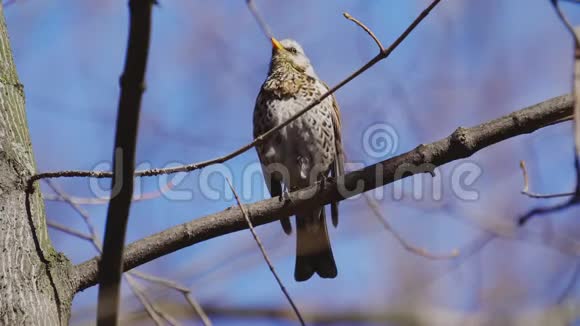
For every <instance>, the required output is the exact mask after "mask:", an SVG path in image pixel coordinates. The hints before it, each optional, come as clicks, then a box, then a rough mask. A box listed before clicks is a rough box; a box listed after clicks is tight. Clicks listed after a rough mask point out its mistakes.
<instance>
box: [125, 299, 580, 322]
mask: <svg viewBox="0 0 580 326" xmlns="http://www.w3.org/2000/svg"><path fill="white" fill-rule="evenodd" d="M164 307H165V308H166V310H168V311H171V312H172V313H173V314H174V315H184V312H185V311H186V309H187V307H183V306H182V305H179V304H176V303H166V304H164ZM206 310H207V311H208V312H209V313H210V314H211V315H212V316H215V317H222V318H235V319H236V320H244V321H247V322H254V321H255V320H263V321H268V322H270V323H272V322H274V321H278V322H286V321H291V320H293V318H294V316H293V314H292V312H291V311H290V310H287V309H283V308H276V307H274V308H270V307H252V308H248V307H244V306H241V307H240V306H224V305H206ZM304 315H305V317H306V318H307V319H308V320H309V321H311V322H312V323H313V324H315V325H367V324H370V325H375V324H378V325H481V324H485V325H529V324H530V321H533V323H532V324H537V325H570V324H574V322H575V321H577V320H578V318H579V317H580V302H579V301H578V300H574V299H571V300H567V301H564V302H562V303H559V304H554V305H548V306H541V307H535V308H531V309H522V310H517V311H514V310H510V311H509V312H506V313H499V314H498V313H497V311H486V310H483V311H467V312H466V311H462V310H455V309H448V308H442V307H440V306H432V305H431V306H430V305H421V304H412V305H409V306H403V307H399V308H398V309H394V310H393V309H384V308H383V309H376V310H375V309H372V308H371V309H364V310H362V311H361V310H360V309H358V310H357V309H352V310H351V309H349V308H346V309H341V310H340V311H331V312H323V311H311V312H306V313H305V314H304ZM143 318H144V317H143V312H140V311H139V312H134V313H132V314H131V316H130V318H129V319H127V320H125V322H127V323H128V324H135V323H136V324H139V323H140V321H142V320H143Z"/></svg>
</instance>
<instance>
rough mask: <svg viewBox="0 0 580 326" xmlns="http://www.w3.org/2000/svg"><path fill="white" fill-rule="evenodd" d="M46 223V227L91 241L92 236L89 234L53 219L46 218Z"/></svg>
mask: <svg viewBox="0 0 580 326" xmlns="http://www.w3.org/2000/svg"><path fill="white" fill-rule="evenodd" d="M46 225H48V227H51V228H53V229H55V230H58V231H60V232H64V233H66V234H68V235H72V236H73V237H77V238H80V239H83V240H87V241H92V239H93V237H91V236H90V235H89V234H85V233H82V232H80V231H77V230H75V229H72V228H70V227H68V226H66V225H63V224H60V223H58V222H55V221H51V220H49V219H47V220H46Z"/></svg>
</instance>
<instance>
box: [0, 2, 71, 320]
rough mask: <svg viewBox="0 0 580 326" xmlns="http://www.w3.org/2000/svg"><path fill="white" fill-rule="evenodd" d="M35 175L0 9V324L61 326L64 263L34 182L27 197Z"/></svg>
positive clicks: (65, 303) (65, 297)
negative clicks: (47, 226) (52, 238)
mask: <svg viewBox="0 0 580 326" xmlns="http://www.w3.org/2000/svg"><path fill="white" fill-rule="evenodd" d="M35 171H36V166H35V162H34V156H33V153H32V146H31V143H30V135H29V133H28V125H27V122H26V115H25V111H24V90H23V86H22V84H20V82H19V81H18V76H17V75H16V68H15V66H14V60H13V58H12V52H11V48H10V43H9V39H8V32H7V29H6V22H5V19H4V12H3V8H2V6H1V5H0V324H2V325H30V324H48V325H65V324H67V323H68V320H69V317H70V305H71V301H72V296H73V287H72V284H71V279H72V278H71V277H69V276H70V271H71V269H72V267H71V264H70V262H69V261H68V260H67V259H66V257H64V255H62V254H59V253H57V252H56V251H55V250H54V249H53V247H52V244H51V242H50V239H49V238H48V233H47V230H46V221H45V212H44V203H43V201H42V197H41V194H40V191H39V189H38V184H37V185H35V188H36V191H34V193H33V194H31V195H30V214H27V207H26V188H27V180H28V178H29V177H30V176H31V175H33V174H34V173H35Z"/></svg>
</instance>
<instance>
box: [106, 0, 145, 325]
mask: <svg viewBox="0 0 580 326" xmlns="http://www.w3.org/2000/svg"><path fill="white" fill-rule="evenodd" d="M153 3H154V0H129V40H128V44H127V54H126V57H125V68H124V71H123V75H122V76H121V95H120V98H119V109H118V113H117V125H116V132H115V148H114V153H113V166H114V172H113V181H112V185H113V186H112V190H111V193H112V198H111V201H110V203H109V207H108V210H107V224H106V226H105V239H104V242H103V254H102V257H101V262H100V266H99V269H100V270H101V273H99V276H100V279H99V296H98V305H97V325H98V326H109V325H112V326H116V325H118V323H119V319H118V315H119V297H120V292H121V275H122V274H123V270H122V269H123V268H122V266H123V249H124V245H125V233H126V230H127V221H128V219H129V209H130V208H131V200H132V198H133V179H134V177H133V174H134V173H135V149H136V147H137V129H138V126H139V112H140V110H141V98H142V95H143V92H144V91H145V69H146V67H147V57H148V54H149V37H150V34H151V11H152V7H153ZM117 192H118V193H117Z"/></svg>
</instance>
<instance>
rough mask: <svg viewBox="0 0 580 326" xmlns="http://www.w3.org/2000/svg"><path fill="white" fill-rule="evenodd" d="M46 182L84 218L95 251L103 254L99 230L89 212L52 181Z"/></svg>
mask: <svg viewBox="0 0 580 326" xmlns="http://www.w3.org/2000/svg"><path fill="white" fill-rule="evenodd" d="M44 181H45V182H46V184H47V185H48V186H49V187H50V188H51V189H52V191H54V192H55V193H56V194H57V196H59V197H60V198H61V199H62V200H63V201H64V202H66V203H67V204H69V205H70V206H71V207H72V208H73V209H74V210H75V211H76V212H77V213H78V214H79V215H80V216H81V217H82V218H83V221H84V222H85V225H86V226H87V228H88V229H89V233H90V234H91V237H90V239H89V240H90V241H91V243H92V245H93V247H94V248H95V250H97V252H99V253H101V252H102V251H103V249H102V247H101V240H100V239H99V235H98V234H97V229H96V228H95V226H94V224H93V222H92V221H91V216H90V215H89V212H87V210H86V209H84V208H82V207H81V206H79V205H78V204H76V203H74V202H73V201H72V200H71V198H70V196H69V195H68V194H67V193H65V192H64V191H63V190H62V189H60V187H59V186H58V185H57V184H55V183H54V182H53V181H52V180H44Z"/></svg>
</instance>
